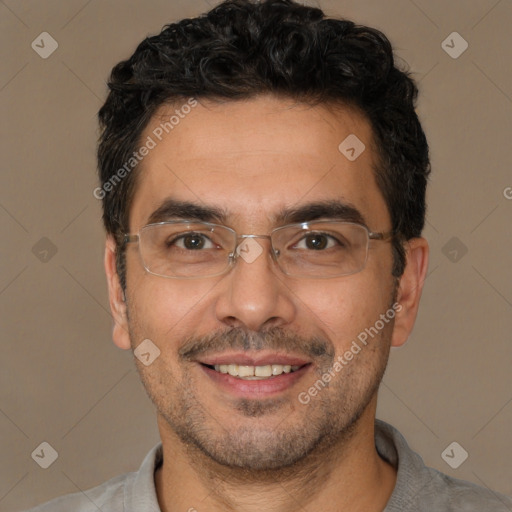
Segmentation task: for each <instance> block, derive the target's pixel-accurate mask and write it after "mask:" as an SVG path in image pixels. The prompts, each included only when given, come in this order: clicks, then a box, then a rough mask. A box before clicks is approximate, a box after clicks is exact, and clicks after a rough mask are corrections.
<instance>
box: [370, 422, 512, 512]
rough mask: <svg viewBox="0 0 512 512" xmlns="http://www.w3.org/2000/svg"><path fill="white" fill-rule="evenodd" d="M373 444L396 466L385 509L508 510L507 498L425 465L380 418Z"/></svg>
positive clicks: (442, 511)
mask: <svg viewBox="0 0 512 512" xmlns="http://www.w3.org/2000/svg"><path fill="white" fill-rule="evenodd" d="M375 445H376V448H377V451H378V453H379V455H380V456H381V457H382V458H384V459H385V460H387V461H388V462H389V463H390V464H392V465H393V466H394V467H395V468H396V469H397V480H396V484H395V489H394V491H393V493H392V495H391V498H390V500H389V502H388V504H387V506H386V508H385V512H402V511H404V510H405V511H409V510H414V511H415V512H432V511H433V510H435V511H436V512H483V511H486V512H512V499H510V498H509V497H507V496H504V495H502V494H499V493H496V492H494V491H492V490H490V489H487V488H485V487H481V486H478V485H476V484H473V483H471V482H467V481H465V480H459V479H457V478H453V477H451V476H448V475H446V474H444V473H442V472H441V471H438V470H436V469H433V468H429V467H427V466H426V465H425V464H424V462H423V459H422V458H421V457H420V455H418V454H417V453H416V452H414V451H413V450H411V448H410V447H409V445H408V444H407V441H406V440H405V438H404V437H403V436H402V435H401V434H400V432H399V431H398V430H397V429H396V428H394V427H393V426H391V425H389V424H388V423H385V422H383V421H381V420H376V423H375Z"/></svg>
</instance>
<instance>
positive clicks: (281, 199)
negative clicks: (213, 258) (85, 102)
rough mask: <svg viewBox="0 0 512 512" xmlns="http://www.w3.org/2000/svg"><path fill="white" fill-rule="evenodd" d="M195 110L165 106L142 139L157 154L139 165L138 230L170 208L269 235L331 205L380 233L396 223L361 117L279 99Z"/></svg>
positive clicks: (134, 223)
mask: <svg viewBox="0 0 512 512" xmlns="http://www.w3.org/2000/svg"><path fill="white" fill-rule="evenodd" d="M191 104H192V103H190V102H188V103H187V102H184V103H182V104H176V105H173V106H172V107H170V106H164V107H161V108H160V109H159V110H158V112H157V113H156V114H155V115H154V116H153V118H152V119H151V122H150V123H149V124H148V126H147V127H146V129H145V131H144V133H143V135H142V137H141V143H142V144H145V143H147V142H148V141H149V140H151V141H152V143H151V144H149V145H150V146H152V149H151V150H150V151H149V152H148V154H147V155H146V156H145V157H144V159H143V160H142V162H141V163H140V164H139V170H138V172H139V173H140V174H139V176H138V180H137V181H138V183H137V188H136V191H135V195H134V199H133V203H132V207H131V211H130V227H131V229H132V230H137V229H139V228H140V227H142V226H143V225H145V224H147V223H148V222H149V221H150V219H152V216H153V220H154V212H155V211H156V210H158V209H159V208H161V207H162V204H163V203H165V202H166V201H167V202H168V201H169V200H172V201H178V202H187V203H193V204H196V205H198V206H201V207H203V208H204V207H206V208H207V207H211V208H213V209H216V210H217V211H222V216H223V218H222V219H221V220H222V221H223V222H224V223H227V224H229V225H231V226H232V227H234V228H235V229H236V228H237V227H238V226H237V224H238V225H241V224H245V225H246V226H247V225H249V224H250V225H251V226H252V227H254V228H257V227H259V228H261V229H269V228H271V227H273V225H272V223H275V222H278V221H279V220H283V219H284V218H285V217H286V216H283V215H282V213H283V211H287V210H289V209H297V208H300V206H302V205H306V204H313V203H314V204H316V203H319V202H324V203H325V202H329V201H331V202H332V201H338V202H341V203H343V204H345V205H348V206H352V207H354V208H355V209H357V210H358V211H359V212H361V214H362V217H363V218H364V219H365V220H366V221H367V222H368V223H369V224H372V223H373V224H374V225H373V226H370V227H372V228H380V227H383V226H382V225H384V224H385V223H386V222H388V212H387V208H386V206H385V203H384V199H383V197H382V194H381V193H380V191H379V190H378V188H377V186H376V183H375V178H374V167H375V166H376V163H377V162H376V156H375V155H376V153H375V150H374V149H373V140H372V130H371V127H370V124H369V123H368V122H367V121H366V119H365V118H364V117H363V116H362V115H361V114H359V113H358V112H357V111H356V110H355V109H349V108H347V107H344V108H341V107H338V108H336V109H334V108H333V107H328V106H326V105H321V106H316V107H310V106H307V105H304V104H297V103H294V102H292V101H291V100H282V99H277V98H275V97H271V96H262V97H258V98H254V99H251V100H245V101H227V102H224V103H219V102H217V103H213V102H204V101H201V102H198V103H197V104H196V106H193V107H191V108H185V107H184V105H191ZM356 137H357V138H356ZM347 138H348V139H347ZM345 140H348V141H349V142H350V144H345V145H343V141H345ZM340 144H342V146H341V150H340ZM363 144H364V146H363ZM347 145H348V148H347V147H346V146H347ZM363 147H364V150H363V151H362V152H361V153H360V155H359V156H357V153H355V154H356V156H357V158H356V159H354V158H353V156H354V152H355V151H357V152H359V151H361V149H362V148H363ZM351 148H354V151H352V149H351ZM347 149H348V152H347V151H346V150H347ZM347 156H349V157H351V158H348V157H347ZM378 219H380V220H379V224H380V225H378V226H375V223H376V222H377V220H378ZM158 220H165V219H158ZM212 220H219V219H212ZM387 226H388V224H386V225H385V226H384V227H387Z"/></svg>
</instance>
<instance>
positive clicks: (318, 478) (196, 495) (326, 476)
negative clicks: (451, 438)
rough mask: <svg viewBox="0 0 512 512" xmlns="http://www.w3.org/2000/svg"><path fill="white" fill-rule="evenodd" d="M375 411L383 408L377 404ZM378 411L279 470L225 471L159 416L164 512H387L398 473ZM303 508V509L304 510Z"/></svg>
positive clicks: (369, 411)
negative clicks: (386, 454) (381, 449)
mask: <svg viewBox="0 0 512 512" xmlns="http://www.w3.org/2000/svg"><path fill="white" fill-rule="evenodd" d="M372 405H375V404H372ZM374 420H375V408H374V407H371V406H370V407H368V408H367V409H366V411H365V412H364V413H363V415H362V416H361V417H360V418H359V420H358V421H357V422H356V423H355V424H354V426H353V428H352V430H351V432H350V434H349V435H348V436H346V437H344V438H343V439H340V440H334V441H333V440H328V441H327V442H325V443H323V445H322V446H319V447H317V449H316V450H315V451H314V452H313V453H311V454H310V455H309V456H307V457H306V458H305V459H303V460H302V461H300V463H297V464H294V465H293V466H290V467H287V468H280V469H278V470H271V471H256V472H255V471H247V470H243V469H240V468H230V467H225V466H222V465H220V464H218V463H216V462H214V461H212V460H211V459H210V458H209V457H208V456H207V455H206V454H204V453H202V452H201V451H200V450H198V449H197V448H196V447H195V446H191V445H184V444H183V443H182V442H181V440H179V439H178V438H177V437H176V436H175V434H174V433H173V432H172V431H169V427H168V425H167V424H166V423H165V420H163V418H160V417H159V420H158V421H159V427H160V431H161V434H165V435H162V444H163V452H164V453H163V454H164V462H163V465H162V466H161V467H160V468H159V469H158V470H157V471H156V473H155V485H156V490H157V495H158V500H159V504H160V508H161V510H162V512H178V511H184V510H187V511H189V510H190V511H191V512H193V511H194V510H196V511H198V512H203V511H204V512H206V511H208V512H217V511H219V512H220V511H222V512H226V511H233V512H241V511H243V512H256V511H258V512H259V511H261V510H266V511H268V512H292V511H293V512H296V510H297V508H298V507H299V506H300V507H303V508H305V509H308V510H323V511H325V512H328V511H334V510H336V511H340V510H350V511H351V512H359V511H361V512H362V511H365V512H381V511H382V510H383V509H384V508H385V506H386V503H387V502H388V500H389V497H390V496H391V494H392V492H393V488H394V486H395V481H396V470H395V469H394V468H393V467H392V466H391V465H390V464H388V463H387V462H386V461H384V460H383V459H381V458H380V456H379V455H378V453H377V450H376V448H375V437H374V435H375V433H374ZM300 507H299V508H300Z"/></svg>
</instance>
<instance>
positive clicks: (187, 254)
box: [124, 220, 392, 279]
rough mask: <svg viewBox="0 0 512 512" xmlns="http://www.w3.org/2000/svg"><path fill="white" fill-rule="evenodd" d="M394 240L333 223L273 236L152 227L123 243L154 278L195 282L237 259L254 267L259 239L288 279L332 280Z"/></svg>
mask: <svg viewBox="0 0 512 512" xmlns="http://www.w3.org/2000/svg"><path fill="white" fill-rule="evenodd" d="M391 237H392V233H391V232H388V233H373V232H371V231H369V230H368V229H367V228H366V227H365V226H363V225H361V224H355V223H351V222H338V221H329V220H325V221H313V222H302V223H299V224H289V225H286V226H282V227H278V228H276V229H274V230H273V231H272V232H271V233H270V235H237V233H236V232H235V231H234V230H233V229H231V228H228V227H227V226H222V225H219V224H212V223H209V222H195V221H188V220H180V221H169V222H159V223H156V224H148V225H147V226H144V227H143V228H142V229H141V230H140V231H139V233H138V234H131V235H130V234H125V235H124V243H125V244H128V243H135V242H138V244H139V253H140V256H141V260H142V264H143V265H144V268H145V269H146V271H147V272H149V273H150V274H154V275H156V276H162V277H168V278H176V279H196V278H204V277H214V276H219V275H222V274H224V273H226V272H227V271H228V270H229V269H230V268H231V267H232V266H233V265H234V264H235V262H236V260H237V258H238V257H239V256H241V257H242V258H243V259H244V260H245V261H246V262H248V263H251V262H252V261H254V260H255V259H256V258H257V257H259V256H260V254H261V253H262V252H263V248H262V246H261V245H260V244H259V243H258V242H257V241H256V240H255V238H269V239H270V244H271V256H272V259H273V260H274V262H275V263H276V264H277V265H278V267H279V268H280V269H281V271H282V272H284V273H285V274H286V275H289V276H295V277H305V278H308V277H309V278H331V277H339V276H345V275H350V274H355V273H356V272H360V271H361V270H363V268H364V267H365V265H366V260H367V259H368V247H369V242H370V240H378V241H382V240H387V239H389V238H391ZM239 239H243V242H241V243H239V242H238V240H239Z"/></svg>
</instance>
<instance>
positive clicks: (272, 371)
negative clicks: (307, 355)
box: [214, 364, 300, 380]
mask: <svg viewBox="0 0 512 512" xmlns="http://www.w3.org/2000/svg"><path fill="white" fill-rule="evenodd" d="M214 368H215V370H216V371H218V372H220V373H229V375H232V376H233V377H239V378H241V379H247V380H258V379H265V378H268V377H272V376H275V375H281V374H282V373H290V372H294V371H296V370H298V369H299V368H300V366H291V365H289V364H284V365H283V364H267V365H264V366H246V365H238V364H216V365H215V366H214Z"/></svg>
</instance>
